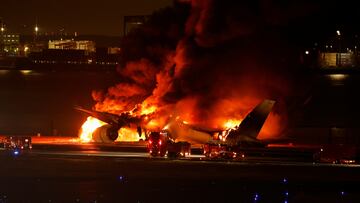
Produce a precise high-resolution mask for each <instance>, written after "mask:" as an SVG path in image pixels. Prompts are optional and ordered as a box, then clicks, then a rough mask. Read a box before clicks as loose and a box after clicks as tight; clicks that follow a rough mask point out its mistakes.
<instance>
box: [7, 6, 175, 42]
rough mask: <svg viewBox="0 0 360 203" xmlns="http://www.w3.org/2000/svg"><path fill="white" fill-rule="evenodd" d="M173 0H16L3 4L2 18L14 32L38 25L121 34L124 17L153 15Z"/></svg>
mask: <svg viewBox="0 0 360 203" xmlns="http://www.w3.org/2000/svg"><path fill="white" fill-rule="evenodd" d="M172 2H173V1H172V0H157V1H154V2H152V1H151V2H150V1H146V0H134V1H116V0H106V1H102V2H101V3H98V2H89V1H84V0H79V1H69V0H63V1H58V0H47V1H46V0H35V1H31V2H27V1H25V2H24V1H21V0H14V1H4V2H2V3H1V4H2V5H1V7H0V19H1V18H2V20H3V21H4V23H5V24H6V27H7V30H8V31H9V32H12V33H21V34H30V33H32V32H33V29H34V27H35V25H36V24H37V25H38V27H39V33H44V32H48V33H51V32H60V30H62V29H63V32H66V33H68V34H73V33H74V32H77V33H78V34H80V35H102V36H121V35H122V34H123V17H124V16H129V15H130V16H131V15H151V14H152V13H153V12H154V11H156V10H158V9H161V8H163V7H166V6H169V5H172Z"/></svg>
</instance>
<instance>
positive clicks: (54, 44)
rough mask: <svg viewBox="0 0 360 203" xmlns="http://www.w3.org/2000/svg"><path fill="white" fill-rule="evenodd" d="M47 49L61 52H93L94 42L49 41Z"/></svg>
mask: <svg viewBox="0 0 360 203" xmlns="http://www.w3.org/2000/svg"><path fill="white" fill-rule="evenodd" d="M48 48H49V49H62V50H84V51H86V52H95V42H93V41H89V40H82V41H75V40H52V41H51V40H50V41H49V44H48Z"/></svg>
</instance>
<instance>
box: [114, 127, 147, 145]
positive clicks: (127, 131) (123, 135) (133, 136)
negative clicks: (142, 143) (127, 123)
mask: <svg viewBox="0 0 360 203" xmlns="http://www.w3.org/2000/svg"><path fill="white" fill-rule="evenodd" d="M118 133H119V137H118V138H117V139H116V141H125V142H134V141H139V140H140V139H143V140H145V136H144V133H143V134H142V135H141V137H139V134H138V132H137V130H136V129H132V128H120V130H119V131H118Z"/></svg>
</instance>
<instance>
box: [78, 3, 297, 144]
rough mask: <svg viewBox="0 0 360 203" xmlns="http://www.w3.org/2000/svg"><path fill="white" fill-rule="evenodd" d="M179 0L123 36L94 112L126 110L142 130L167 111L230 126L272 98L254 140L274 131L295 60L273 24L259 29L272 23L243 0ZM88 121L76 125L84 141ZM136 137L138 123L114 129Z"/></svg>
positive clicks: (279, 127) (283, 116) (156, 125)
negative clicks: (113, 79)
mask: <svg viewBox="0 0 360 203" xmlns="http://www.w3.org/2000/svg"><path fill="white" fill-rule="evenodd" d="M181 2H182V3H184V4H189V7H187V6H186V7H182V6H180V5H178V4H176V5H175V7H174V8H169V9H170V10H164V12H161V11H160V12H158V13H157V15H154V18H153V19H152V20H149V22H151V23H149V24H144V25H143V26H141V27H139V29H138V30H137V32H132V33H129V35H127V36H125V37H124V38H123V43H122V50H124V51H123V52H122V53H121V61H120V63H119V66H118V69H117V70H118V73H119V74H120V75H121V78H122V80H121V82H120V83H118V84H116V85H114V86H112V87H110V88H108V90H107V91H106V90H104V91H94V92H93V94H92V96H93V99H94V100H95V102H96V104H95V106H94V108H95V110H97V111H100V112H109V113H114V114H118V115H120V114H121V113H129V115H131V116H136V117H139V118H141V119H142V121H141V122H142V126H141V127H143V128H144V129H146V130H148V131H151V130H161V129H162V128H163V127H164V126H166V123H167V121H168V119H169V117H170V115H173V116H175V117H177V116H179V117H180V118H181V119H182V120H185V121H187V122H188V123H189V124H190V125H199V126H204V127H207V128H209V129H231V128H234V127H236V126H237V125H239V124H240V122H241V120H242V119H243V118H244V117H245V116H246V115H247V113H248V112H249V111H251V110H252V108H254V107H255V106H256V105H257V104H258V103H259V102H261V101H262V100H263V99H267V98H271V99H275V100H277V101H281V100H284V102H283V103H281V102H278V103H277V108H276V111H274V113H272V114H270V116H269V119H268V121H267V122H266V123H265V125H264V127H263V129H262V130H261V132H260V138H264V139H265V138H270V137H272V136H277V135H280V133H282V131H283V129H284V127H285V124H286V120H287V109H288V108H287V105H288V104H287V103H285V101H286V102H288V101H287V100H286V99H284V98H297V97H296V96H297V95H296V94H297V93H296V91H293V88H294V87H295V86H293V85H292V82H291V81H293V80H292V77H293V76H296V77H298V74H294V75H293V74H292V70H293V69H289V67H300V66H297V65H295V64H293V60H296V59H297V58H298V57H295V55H292V54H293V53H294V50H293V49H290V50H289V49H288V42H287V41H284V40H283V38H284V37H283V36H282V35H280V36H274V33H273V32H272V30H273V29H269V30H271V32H269V33H267V32H266V33H265V34H261V35H259V33H258V32H257V31H259V30H261V32H263V31H265V30H266V29H263V27H262V26H266V27H267V26H270V27H271V26H273V25H275V24H276V23H270V24H267V23H269V22H271V20H270V21H269V20H268V19H267V18H266V19H261V18H260V19H259V18H258V13H252V11H253V7H252V6H250V4H249V5H247V4H246V5H245V4H244V5H243V3H242V1H238V2H239V4H236V3H234V4H221V5H222V6H218V5H220V0H214V1H200V0H192V1H181ZM234 6H239V8H241V9H240V10H241V11H245V12H238V9H234V8H235V7H234ZM247 6H249V8H248V7H247ZM187 9H189V10H187ZM247 9H249V11H247ZM165 11H166V12H165ZM168 11H171V12H168ZM244 13H245V14H244ZM219 15H220V16H219ZM263 16H264V17H266V15H265V14H264V15H263ZM252 19H256V20H255V21H253V22H252V21H251V20H252ZM247 21H249V22H248V23H246V22H247ZM258 23H260V24H258ZM276 29H278V28H277V27H276ZM264 36H265V37H264ZM274 46H276V47H277V48H276V49H273V47H274ZM294 70H295V69H294ZM294 73H297V71H294ZM292 94H295V95H292ZM289 96H292V97H289ZM88 122H90V121H86V122H85V123H84V125H83V127H82V131H83V132H82V135H81V136H80V137H81V140H83V141H90V140H91V134H92V132H93V131H94V130H95V129H96V127H93V125H92V124H91V125H90V124H88ZM101 125H103V124H97V125H95V126H97V127H99V126H101ZM90 126H91V127H90ZM83 134H84V135H83ZM137 139H139V136H138V134H137V130H136V127H130V128H129V127H126V128H122V129H121V130H120V131H119V138H118V141H125V140H129V141H133V140H137Z"/></svg>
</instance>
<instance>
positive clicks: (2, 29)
mask: <svg viewBox="0 0 360 203" xmlns="http://www.w3.org/2000/svg"><path fill="white" fill-rule="evenodd" d="M0 30H1V38H0V40H1V41H0V54H1V55H2V53H3V52H4V32H5V27H4V23H3V22H2V21H1V28H0Z"/></svg>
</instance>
